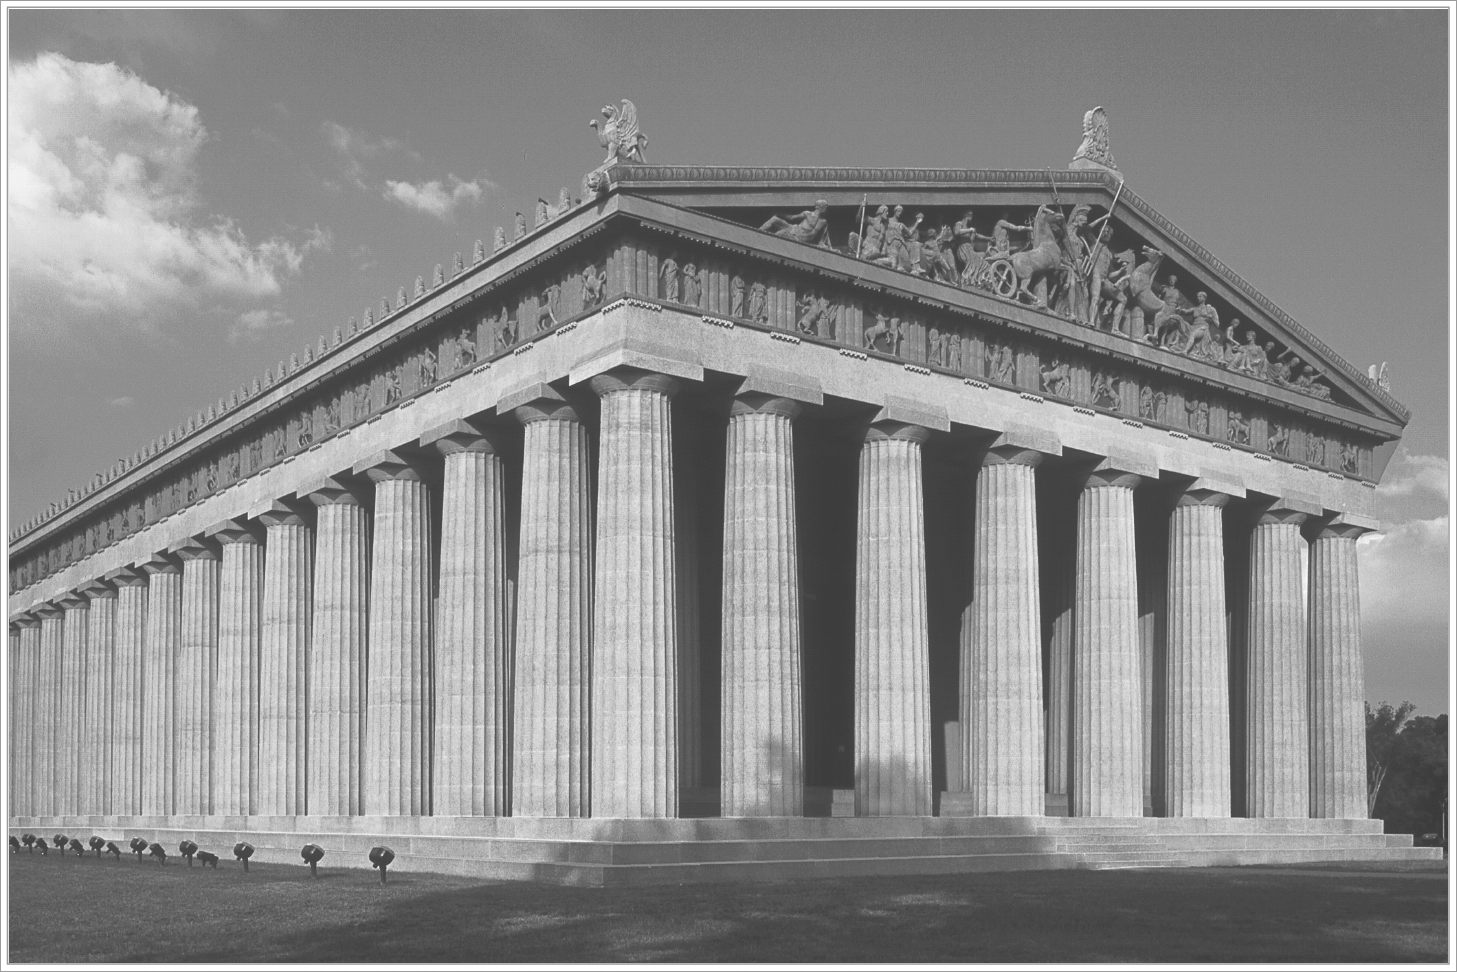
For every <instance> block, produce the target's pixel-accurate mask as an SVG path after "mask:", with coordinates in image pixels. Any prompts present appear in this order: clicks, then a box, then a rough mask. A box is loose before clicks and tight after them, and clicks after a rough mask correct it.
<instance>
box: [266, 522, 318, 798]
mask: <svg viewBox="0 0 1457 972" xmlns="http://www.w3.org/2000/svg"><path fill="white" fill-rule="evenodd" d="M259 519H260V520H261V521H262V523H263V525H264V527H266V529H267V535H266V537H265V540H264V542H265V547H264V553H263V599H262V636H261V638H260V642H259V653H258V791H257V796H256V798H255V800H256V808H257V809H256V810H255V812H256V813H258V814H261V815H264V816H280V815H281V816H293V815H297V814H302V813H307V812H308V809H307V790H306V786H307V781H308V696H307V693H308V661H309V624H310V621H311V620H312V618H313V608H312V603H311V600H312V590H311V588H312V586H313V574H314V563H313V557H314V537H313V531H312V530H311V529H310V528H309V524H308V521H307V520H306V519H304V517H303V516H302V515H301V514H300V513H298V512H297V511H295V510H290V509H286V508H282V507H275V508H274V509H273V510H271V511H269V512H266V513H264V514H263V515H262V516H260V517H259Z"/></svg>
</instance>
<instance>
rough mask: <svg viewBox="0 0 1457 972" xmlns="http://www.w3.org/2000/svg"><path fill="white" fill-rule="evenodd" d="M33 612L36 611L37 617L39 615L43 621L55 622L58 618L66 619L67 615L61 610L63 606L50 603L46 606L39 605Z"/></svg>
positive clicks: (45, 604)
mask: <svg viewBox="0 0 1457 972" xmlns="http://www.w3.org/2000/svg"><path fill="white" fill-rule="evenodd" d="M32 610H33V611H35V613H36V614H37V615H39V617H40V619H41V620H42V621H54V620H56V619H57V618H61V617H64V616H65V613H66V612H65V611H63V610H61V606H60V605H59V604H52V603H51V602H49V601H47V602H46V603H44V604H37V605H36V606H35V607H34V608H32Z"/></svg>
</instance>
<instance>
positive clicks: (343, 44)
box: [5, 9, 1451, 714]
mask: <svg viewBox="0 0 1457 972" xmlns="http://www.w3.org/2000/svg"><path fill="white" fill-rule="evenodd" d="M8 17H9V24H8V28H9V47H8V49H7V51H6V56H7V59H8V60H7V68H6V83H7V101H6V110H7V121H6V125H7V153H8V154H7V163H8V164H7V167H6V176H7V179H8V182H7V206H8V211H7V216H8V220H7V228H8V252H7V256H8V259H7V262H6V268H5V270H6V294H7V300H6V306H5V315H6V320H5V325H6V328H5V337H6V345H7V350H8V368H9V371H8V374H7V387H8V408H9V421H8V440H7V442H8V455H7V463H6V481H7V487H8V490H9V492H8V497H7V503H6V506H7V510H8V514H9V516H10V517H12V518H13V520H14V521H16V522H18V521H23V520H25V519H26V518H28V517H30V516H32V515H34V514H35V513H37V512H39V511H41V510H42V509H43V508H44V507H45V505H46V504H47V503H48V502H50V501H51V500H52V499H54V498H56V497H58V496H60V495H63V494H64V492H65V490H66V489H67V488H68V487H74V486H79V485H81V484H82V483H83V482H85V481H86V480H87V479H89V478H90V476H92V475H93V474H94V473H96V472H98V471H100V470H101V469H103V468H104V467H106V466H108V465H110V464H111V463H112V462H114V461H115V460H116V459H117V458H118V457H120V456H122V455H130V454H131V453H132V452H134V451H135V450H137V449H139V448H141V447H142V446H143V445H144V444H145V443H146V442H148V441H150V440H151V439H152V438H154V437H155V436H156V435H158V434H159V433H163V432H165V431H166V429H167V428H169V427H175V426H177V425H178V424H180V423H182V422H185V420H186V419H187V417H188V416H189V415H193V414H195V413H196V412H197V411H198V410H199V409H202V408H205V407H206V405H207V403H208V402H210V401H211V402H216V400H217V398H218V397H219V395H225V394H226V393H227V392H228V391H229V390H231V389H236V388H238V387H239V386H240V385H241V384H243V383H244V382H250V381H251V380H252V378H253V377H254V376H255V375H261V374H262V372H263V371H264V369H265V368H272V367H276V365H277V363H278V362H279V361H280V360H282V359H286V358H287V357H288V356H289V354H290V353H292V352H296V351H300V350H301V349H302V348H303V346H304V345H305V344H307V343H312V342H313V341H315V340H316V339H317V337H318V336H319V335H320V334H329V333H331V332H332V331H333V329H334V328H335V327H338V326H342V325H344V324H345V322H346V321H347V320H348V318H349V317H351V316H355V317H359V316H362V313H363V310H364V308H365V307H366V306H377V305H378V302H379V299H380V298H381V297H382V296H386V295H393V294H394V293H395V291H396V290H397V289H398V288H399V287H401V286H405V287H407V288H410V287H412V285H413V281H414V279H415V277H416V276H417V275H423V276H425V278H426V279H427V280H428V279H430V275H431V273H432V271H433V268H434V266H435V265H436V264H437V263H439V264H444V265H445V267H446V268H447V270H448V268H449V267H450V266H451V264H452V261H453V259H454V254H455V253H456V252H457V251H459V252H461V253H464V254H466V255H467V257H468V256H469V254H470V252H471V250H472V248H473V246H474V242H475V241H476V240H477V239H480V240H485V241H487V243H489V241H490V240H491V237H492V233H493V230H494V227H496V226H498V225H500V226H506V227H509V226H510V225H511V221H512V216H513V214H514V213H515V212H517V211H518V210H519V211H521V212H524V213H527V214H528V215H529V214H530V213H531V212H532V207H533V205H534V203H535V200H536V199H537V197H538V196H542V197H545V198H547V199H549V200H552V201H555V199H556V195H557V191H558V189H559V188H560V187H562V186H567V187H570V188H572V189H573V190H574V191H575V190H576V188H577V187H578V186H579V184H580V182H581V178H582V175H583V173H585V172H586V171H587V170H589V169H590V168H592V167H593V166H595V165H596V164H597V163H598V162H599V161H600V159H601V151H600V149H599V148H598V145H597V142H596V138H595V135H594V133H593V132H592V131H591V130H590V129H589V128H588V127H587V122H588V121H589V120H591V119H593V118H596V117H598V115H597V112H598V111H599V109H600V108H601V106H602V105H603V104H605V103H608V102H614V103H615V102H617V101H620V100H621V99H623V98H629V99H631V100H632V101H633V102H635V104H636V105H637V108H638V113H639V120H640V121H641V123H642V126H643V131H644V132H645V133H646V134H647V135H648V136H649V139H650V145H649V149H648V159H649V161H652V162H665V163H682V164H694V163H707V164H738V163H742V164H754V165H844V166H861V165H863V166H930V167H970V168H975V167H988V168H992V167H1011V168H1053V169H1056V168H1063V167H1066V165H1067V163H1068V161H1069V160H1070V159H1071V157H1072V154H1073V152H1074V150H1075V149H1076V148H1077V145H1078V142H1079V140H1080V137H1081V119H1082V115H1083V112H1085V111H1086V110H1087V109H1089V108H1091V107H1093V106H1094V105H1102V106H1104V107H1105V108H1106V110H1107V112H1108V117H1109V127H1110V138H1111V148H1112V151H1113V153H1114V155H1115V157H1116V158H1117V160H1118V163H1119V167H1120V169H1121V171H1122V172H1123V174H1124V176H1125V177H1126V178H1127V180H1128V185H1129V187H1130V188H1131V189H1133V190H1134V191H1136V192H1137V193H1138V194H1139V195H1141V196H1142V197H1143V198H1144V199H1146V200H1148V201H1149V202H1150V203H1151V204H1152V205H1153V206H1154V207H1155V208H1157V209H1158V210H1159V211H1160V212H1161V213H1163V215H1165V216H1166V217H1168V218H1170V219H1171V220H1173V221H1174V222H1175V223H1176V224H1177V225H1179V226H1180V227H1181V228H1182V229H1183V230H1184V231H1186V232H1187V233H1189V234H1190V235H1191V236H1193V237H1194V238H1195V239H1196V240H1198V241H1199V242H1200V243H1202V244H1203V245H1204V246H1205V247H1207V248H1208V249H1209V250H1211V251H1212V252H1213V253H1215V254H1216V255H1218V256H1219V257H1220V259H1221V260H1223V261H1224V262H1225V263H1226V264H1227V265H1229V266H1231V267H1232V268H1234V269H1235V270H1236V271H1237V272H1238V273H1240V274H1241V275H1242V276H1244V277H1245V279H1247V280H1249V281H1250V282H1251V283H1253V284H1254V286H1256V287H1257V288H1259V289H1260V290H1261V291H1262V292H1263V293H1264V294H1265V295H1266V296H1268V297H1269V298H1271V299H1272V300H1274V301H1275V302H1276V303H1277V304H1279V305H1280V306H1281V307H1282V308H1283V309H1284V310H1286V311H1287V312H1289V313H1290V314H1291V315H1292V316H1294V317H1295V319H1296V320H1298V321H1300V322H1301V323H1302V324H1304V325H1305V326H1306V327H1307V328H1309V329H1310V330H1312V331H1314V332H1315V333H1316V334H1317V335H1319V336H1320V337H1321V338H1322V339H1323V340H1324V341H1325V342H1326V343H1327V344H1329V345H1330V346H1331V347H1333V348H1335V349H1336V351H1338V352H1339V353H1340V354H1342V355H1343V356H1344V357H1345V358H1347V360H1349V361H1351V362H1352V363H1353V364H1355V365H1357V366H1358V367H1359V368H1361V369H1362V370H1363V371H1364V370H1365V368H1366V366H1367V365H1368V364H1371V363H1376V362H1381V361H1388V362H1390V365H1389V368H1390V375H1391V381H1392V392H1393V394H1394V395H1396V397H1397V398H1398V399H1399V400H1401V401H1402V402H1403V403H1405V404H1407V405H1408V406H1410V407H1411V409H1412V412H1413V417H1412V421H1411V424H1410V426H1409V427H1408V429H1407V432H1406V435H1405V437H1404V439H1403V443H1402V445H1401V447H1400V449H1399V450H1398V452H1397V454H1396V456H1395V458H1394V459H1393V461H1392V463H1391V465H1390V467H1389V469H1388V471H1387V474H1386V478H1385V481H1384V482H1383V484H1382V486H1381V488H1380V489H1379V490H1378V497H1379V500H1380V504H1381V509H1380V514H1381V516H1382V518H1383V524H1384V530H1383V532H1382V533H1381V534H1380V535H1376V536H1371V537H1367V538H1364V539H1363V540H1362V542H1361V544H1360V547H1359V550H1360V557H1361V579H1362V598H1363V605H1362V607H1363V643H1364V648H1365V652H1366V658H1367V689H1368V692H1367V694H1368V698H1370V699H1371V700H1372V701H1373V702H1376V701H1380V700H1382V699H1389V700H1392V701H1396V700H1399V699H1410V700H1411V701H1413V702H1416V703H1417V704H1418V706H1419V709H1418V712H1419V713H1426V714H1435V713H1437V712H1439V711H1447V708H1448V694H1449V688H1448V685H1449V678H1448V641H1449V621H1450V619H1449V607H1448V604H1449V600H1448V598H1449V588H1450V578H1449V566H1448V562H1449V554H1448V550H1449V535H1450V509H1449V507H1450V496H1449V480H1450V472H1449V454H1448V437H1449V427H1448V416H1449V407H1450V406H1449V397H1450V393H1449V382H1450V370H1449V369H1450V365H1449V359H1450V336H1451V331H1450V325H1449V321H1448V313H1449V290H1450V286H1451V280H1450V274H1449V263H1450V259H1451V254H1450V252H1449V249H1448V240H1449V232H1450V226H1449V212H1450V200H1449V187H1450V184H1451V181H1450V173H1451V160H1450V158H1449V144H1450V138H1451V135H1450V131H1449V117H1450V110H1451V109H1450V106H1449V98H1450V92H1451V88H1450V65H1449V63H1448V49H1449V48H1448V45H1449V35H1450V24H1449V22H1448V21H1449V13H1448V11H1447V10H1445V9H1441V10H1404V11H1357V10H1335V11H1329V10H1327V11H1321V10H1295V11H1288V10H1287V11H1259V10H1212V11H1196V10H1167V11H1159V10H1122V11H1118V10H1098V9H1088V10H1071V11H1068V10H1032V9H1027V10H1011V11H990V10H937V11H899V10H896V11H853V12H846V11H833V10H809V11H753V10H734V11H667V10H646V11H614V10H594V11H554V10H535V11H500V10H445V11H413V10H404V11H386V10H373V11H371V10H365V11H312V12H288V11H280V10H261V9H260V10H251V11H230V12H229V11H207V10H202V11H182V10H162V11H122V10H110V11H70V10H63V9H55V10H15V9H11V10H9V11H8Z"/></svg>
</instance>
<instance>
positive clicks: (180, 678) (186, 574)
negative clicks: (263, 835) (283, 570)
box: [170, 540, 222, 814]
mask: <svg viewBox="0 0 1457 972" xmlns="http://www.w3.org/2000/svg"><path fill="white" fill-rule="evenodd" d="M170 550H171V552H172V553H175V554H177V555H178V556H179V557H181V558H182V614H181V633H180V636H179V638H178V644H177V679H176V683H175V684H176V696H175V702H174V703H173V704H174V705H175V706H176V708H177V715H176V719H177V729H176V739H177V760H176V773H177V777H176V791H175V794H174V799H175V800H176V805H175V809H174V811H173V812H174V813H178V814H207V813H211V812H212V709H213V696H214V692H215V691H216V689H217V651H218V572H219V570H220V569H221V566H222V563H221V561H222V558H221V556H220V555H219V552H218V548H217V545H216V544H215V543H212V542H211V541H208V542H203V541H199V540H185V541H183V542H182V543H179V544H174V545H173V546H172V547H171V548H170Z"/></svg>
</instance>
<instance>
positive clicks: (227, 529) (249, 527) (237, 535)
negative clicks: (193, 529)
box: [205, 519, 262, 546]
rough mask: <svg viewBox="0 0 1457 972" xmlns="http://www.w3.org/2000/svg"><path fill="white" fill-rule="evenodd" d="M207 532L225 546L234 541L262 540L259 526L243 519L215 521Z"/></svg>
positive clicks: (255, 541) (253, 541)
mask: <svg viewBox="0 0 1457 972" xmlns="http://www.w3.org/2000/svg"><path fill="white" fill-rule="evenodd" d="M205 533H206V535H207V536H208V537H212V538H214V539H216V540H217V542H218V543H221V544H223V545H224V546H227V545H228V544H234V543H259V542H261V540H262V538H261V537H259V536H258V528H257V527H255V526H254V525H253V524H251V523H249V522H247V521H246V520H243V519H237V520H224V521H223V522H221V523H214V524H213V525H212V526H210V527H208V528H207V530H206V531H205Z"/></svg>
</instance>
